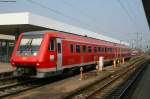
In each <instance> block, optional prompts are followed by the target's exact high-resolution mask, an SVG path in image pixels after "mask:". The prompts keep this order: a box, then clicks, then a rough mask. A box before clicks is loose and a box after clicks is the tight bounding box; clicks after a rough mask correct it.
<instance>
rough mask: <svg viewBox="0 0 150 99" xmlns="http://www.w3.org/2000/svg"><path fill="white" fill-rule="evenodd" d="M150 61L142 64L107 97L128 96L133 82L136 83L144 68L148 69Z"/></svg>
mask: <svg viewBox="0 0 150 99" xmlns="http://www.w3.org/2000/svg"><path fill="white" fill-rule="evenodd" d="M149 63H150V61H147V62H145V63H144V64H142V66H141V67H140V68H139V69H138V70H136V72H135V73H134V74H132V75H131V76H130V77H129V78H128V79H127V80H126V81H125V82H124V83H122V84H120V85H119V86H118V87H116V88H115V89H114V90H113V91H112V92H111V93H110V94H109V95H107V96H106V97H105V99H123V97H125V96H127V93H128V91H129V90H130V88H132V86H133V84H135V83H136V81H137V80H138V78H139V77H140V75H141V74H142V73H144V70H146V68H147V66H148V64H149Z"/></svg>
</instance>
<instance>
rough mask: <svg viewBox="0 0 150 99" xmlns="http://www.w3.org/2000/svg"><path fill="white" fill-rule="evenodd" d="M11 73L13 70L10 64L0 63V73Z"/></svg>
mask: <svg viewBox="0 0 150 99" xmlns="http://www.w3.org/2000/svg"><path fill="white" fill-rule="evenodd" d="M11 71H13V68H12V66H11V64H10V63H0V73H3V72H11Z"/></svg>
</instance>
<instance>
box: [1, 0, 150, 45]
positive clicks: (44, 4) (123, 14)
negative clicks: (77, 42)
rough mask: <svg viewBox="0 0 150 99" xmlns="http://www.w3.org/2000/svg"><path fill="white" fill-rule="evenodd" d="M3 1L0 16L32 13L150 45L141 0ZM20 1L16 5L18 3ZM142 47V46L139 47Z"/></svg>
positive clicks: (106, 34)
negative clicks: (13, 13) (11, 13)
mask: <svg viewBox="0 0 150 99" xmlns="http://www.w3.org/2000/svg"><path fill="white" fill-rule="evenodd" d="M3 1H5V0H0V13H7V12H22V11H28V12H32V13H35V14H39V15H42V16H46V17H50V18H52V19H55V20H57V21H61V22H64V23H67V24H71V25H74V26H78V27H80V28H84V29H87V30H90V31H93V32H96V33H100V34H103V35H105V36H109V37H112V38H115V39H118V40H121V41H127V42H129V43H131V42H133V44H134V46H135V45H136V42H137V35H138V42H141V43H142V44H143V45H145V46H146V45H148V44H149V43H150V36H149V35H150V31H149V27H148V24H147V20H146V17H145V12H144V9H143V5H142V2H141V0H7V1H13V2H3ZM14 1H16V2H14ZM138 46H139V45H138Z"/></svg>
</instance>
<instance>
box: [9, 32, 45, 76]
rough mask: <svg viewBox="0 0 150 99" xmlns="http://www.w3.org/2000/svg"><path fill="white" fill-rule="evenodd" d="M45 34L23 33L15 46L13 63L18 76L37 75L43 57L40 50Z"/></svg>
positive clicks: (15, 73)
mask: <svg viewBox="0 0 150 99" xmlns="http://www.w3.org/2000/svg"><path fill="white" fill-rule="evenodd" d="M43 38H44V34H32V33H21V34H20V36H19V38H18V41H17V42H16V46H15V48H14V51H13V54H12V57H11V60H10V62H11V64H12V66H13V67H14V69H15V71H14V75H16V76H22V75H24V76H33V77H36V76H37V68H40V66H41V63H42V58H40V57H41V55H40V54H41V53H40V51H41V50H42V48H41V44H42V41H43Z"/></svg>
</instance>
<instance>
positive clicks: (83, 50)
mask: <svg viewBox="0 0 150 99" xmlns="http://www.w3.org/2000/svg"><path fill="white" fill-rule="evenodd" d="M86 50H87V48H86V45H82V52H83V53H86Z"/></svg>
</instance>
